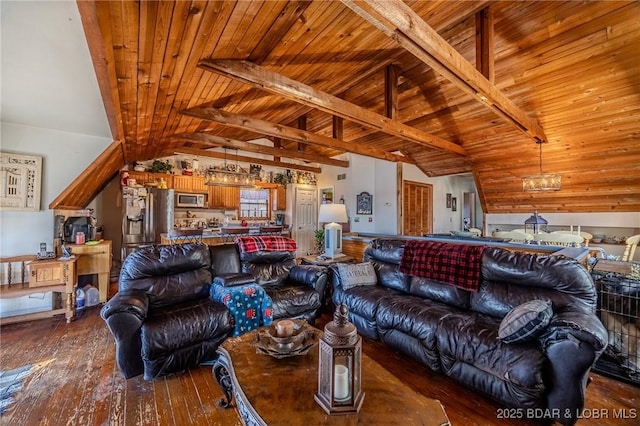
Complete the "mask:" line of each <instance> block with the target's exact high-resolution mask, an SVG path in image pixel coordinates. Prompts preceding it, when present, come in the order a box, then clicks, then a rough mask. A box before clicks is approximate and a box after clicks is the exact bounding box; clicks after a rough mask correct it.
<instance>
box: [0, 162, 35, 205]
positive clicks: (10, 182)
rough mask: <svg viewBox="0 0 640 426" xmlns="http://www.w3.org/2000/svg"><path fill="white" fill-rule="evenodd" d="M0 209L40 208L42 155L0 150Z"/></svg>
mask: <svg viewBox="0 0 640 426" xmlns="http://www.w3.org/2000/svg"><path fill="white" fill-rule="evenodd" d="M0 158H1V160H0V210H16V211H18V210H22V211H38V210H40V185H41V183H40V181H41V179H42V157H37V156H33V155H21V154H11V153H8V152H0Z"/></svg>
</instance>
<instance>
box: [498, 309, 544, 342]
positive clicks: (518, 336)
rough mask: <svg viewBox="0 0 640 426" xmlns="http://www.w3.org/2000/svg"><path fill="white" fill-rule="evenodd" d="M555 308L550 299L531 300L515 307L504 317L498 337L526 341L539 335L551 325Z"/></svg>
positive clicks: (504, 339)
mask: <svg viewBox="0 0 640 426" xmlns="http://www.w3.org/2000/svg"><path fill="white" fill-rule="evenodd" d="M552 316H553V310H552V305H551V302H550V301H548V300H530V301H529V302H525V303H523V304H521V305H518V306H516V307H515V308H513V309H512V310H511V311H509V313H508V314H507V315H506V316H505V317H504V318H503V319H502V322H501V323H500V328H499V329H498V338H499V339H500V340H502V341H503V342H505V343H513V342H526V341H528V340H532V339H535V338H536V337H538V336H539V335H540V334H541V333H542V330H544V328H545V327H546V326H547V325H549V322H550V321H551V317H552Z"/></svg>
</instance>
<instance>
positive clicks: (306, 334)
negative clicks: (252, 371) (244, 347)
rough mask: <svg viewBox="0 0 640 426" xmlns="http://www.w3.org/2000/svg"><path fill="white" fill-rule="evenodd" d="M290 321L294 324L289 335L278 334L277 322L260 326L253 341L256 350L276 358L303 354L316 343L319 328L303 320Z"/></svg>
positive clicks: (319, 332) (318, 336)
mask: <svg viewBox="0 0 640 426" xmlns="http://www.w3.org/2000/svg"><path fill="white" fill-rule="evenodd" d="M291 321H293V324H294V325H293V334H292V335H290V336H279V335H278V332H277V322H276V323H274V324H272V325H270V326H265V327H262V328H260V329H259V330H258V333H257V334H256V339H255V341H254V342H253V345H254V346H255V347H256V352H258V353H261V354H264V355H270V356H272V357H274V358H278V359H280V358H288V357H292V356H298V355H305V354H306V353H308V352H309V350H310V349H311V348H312V347H314V346H315V345H317V344H318V340H319V338H320V334H321V331H320V330H318V329H316V328H314V327H311V326H310V325H309V324H308V323H307V322H306V321H305V320H299V319H298V320H291Z"/></svg>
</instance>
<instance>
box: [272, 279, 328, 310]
mask: <svg viewBox="0 0 640 426" xmlns="http://www.w3.org/2000/svg"><path fill="white" fill-rule="evenodd" d="M264 290H265V292H266V293H267V295H268V296H269V297H270V298H271V300H272V302H273V319H280V318H293V317H299V316H301V315H303V314H305V313H307V312H309V311H312V310H316V309H318V308H320V306H321V305H322V301H321V299H320V294H319V293H318V292H317V291H315V290H314V289H313V287H309V286H304V285H299V284H295V283H290V282H286V281H285V282H282V283H279V284H271V285H268V286H265V287H264Z"/></svg>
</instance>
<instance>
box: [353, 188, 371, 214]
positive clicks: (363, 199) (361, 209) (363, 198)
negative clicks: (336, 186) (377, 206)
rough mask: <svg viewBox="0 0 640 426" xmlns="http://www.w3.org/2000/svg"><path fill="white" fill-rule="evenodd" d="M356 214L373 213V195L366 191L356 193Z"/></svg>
mask: <svg viewBox="0 0 640 426" xmlns="http://www.w3.org/2000/svg"><path fill="white" fill-rule="evenodd" d="M356 202H357V208H356V214H372V213H373V207H372V206H373V195H371V194H369V193H368V192H361V193H360V194H358V195H356Z"/></svg>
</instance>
